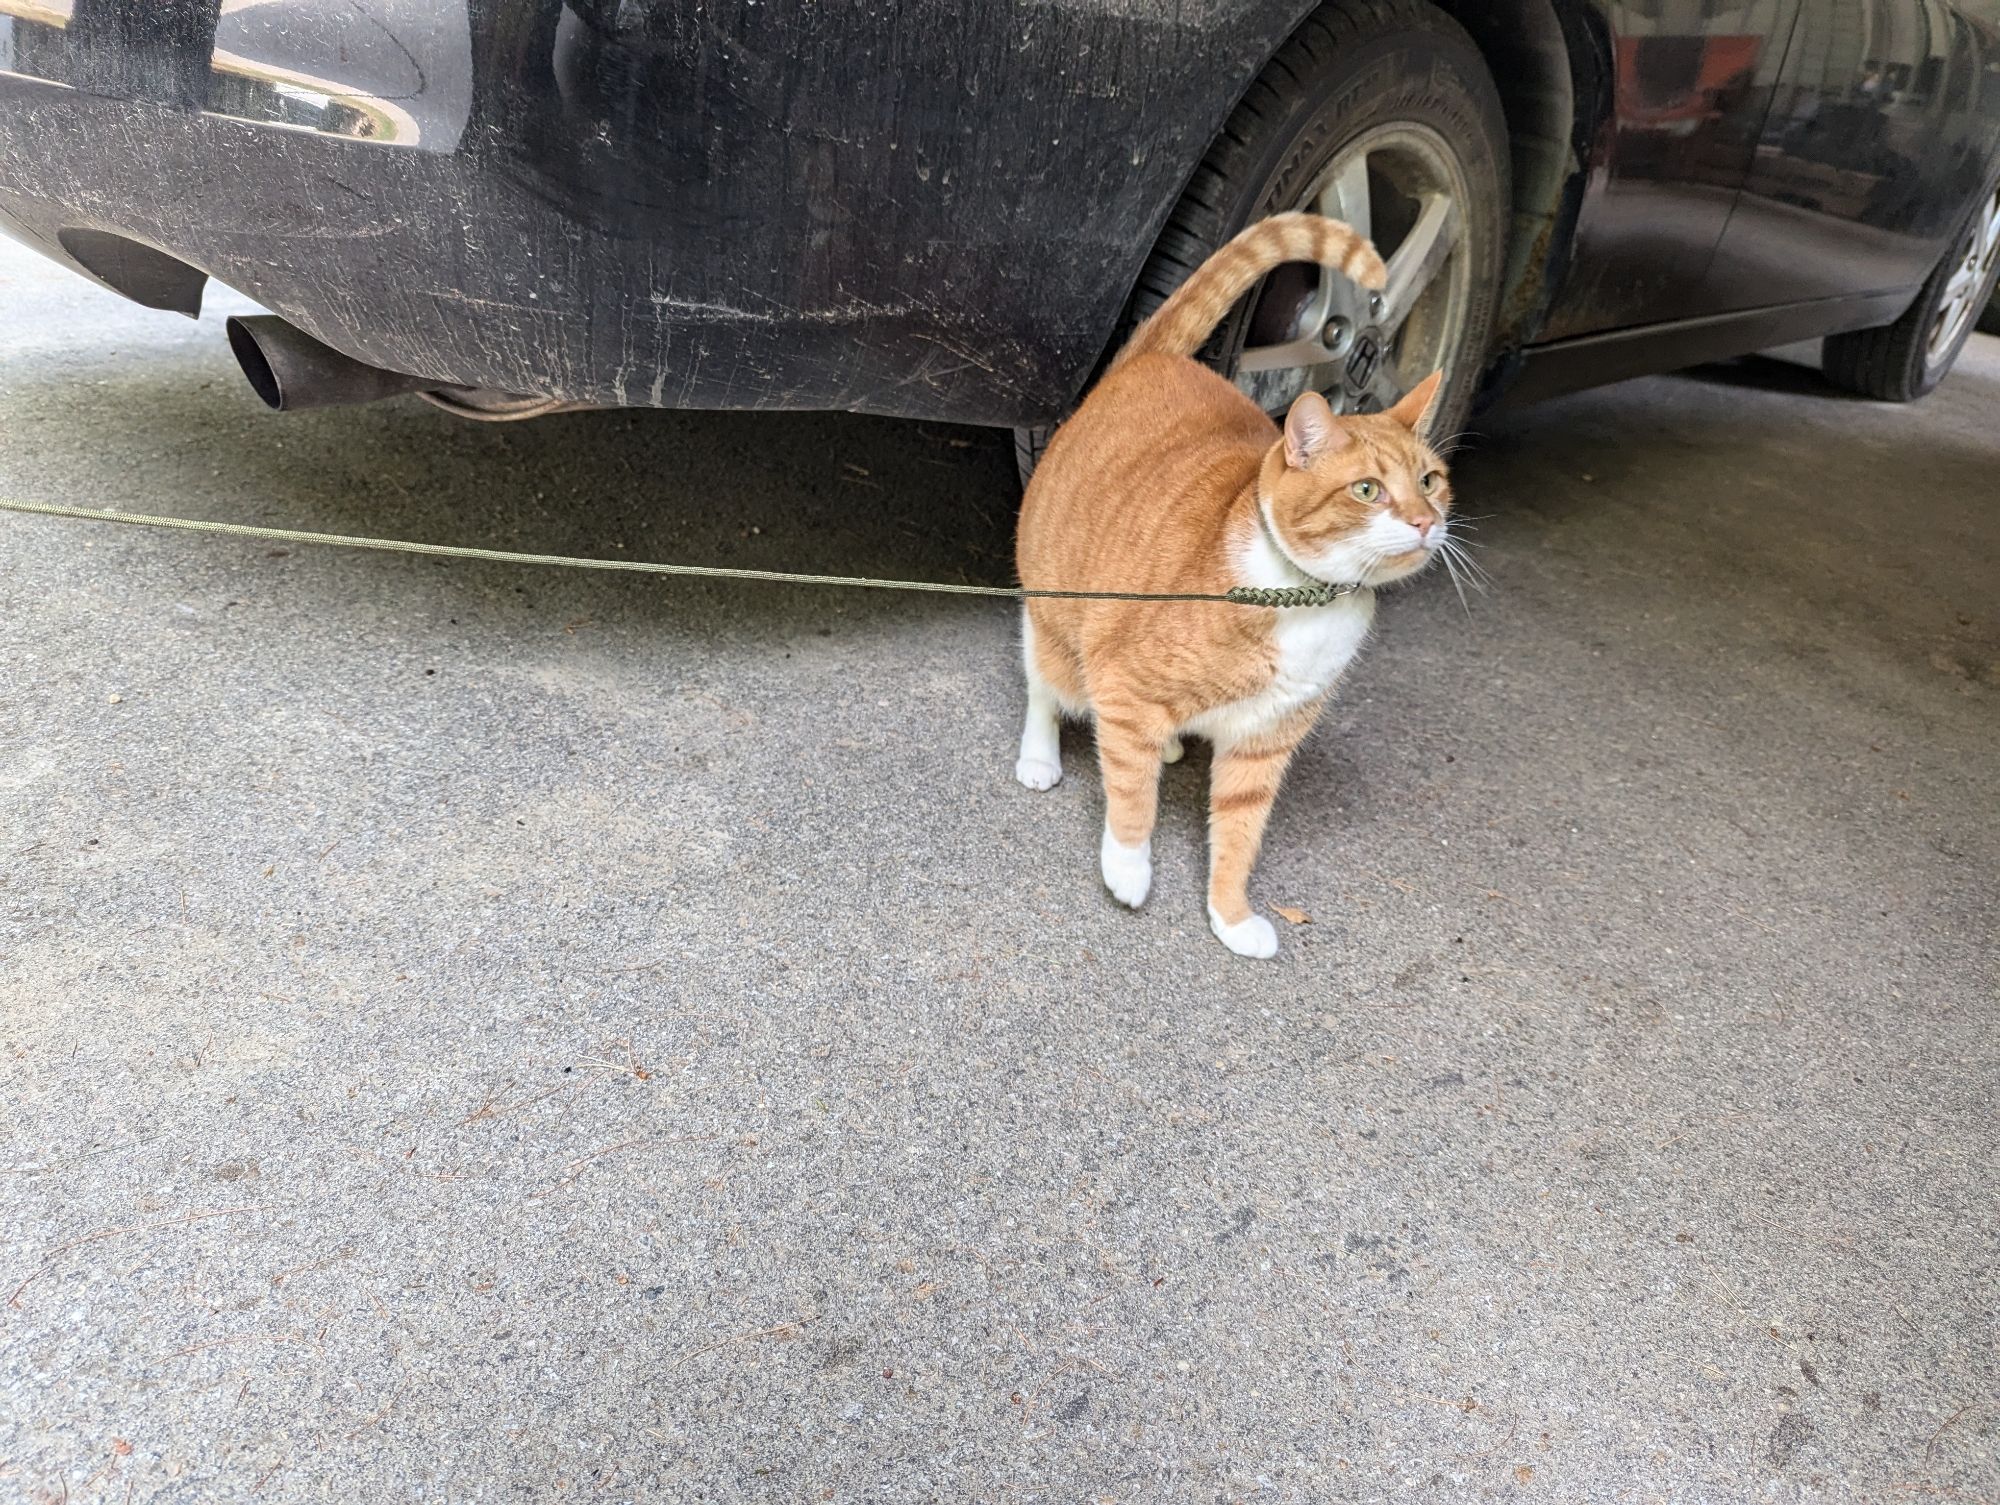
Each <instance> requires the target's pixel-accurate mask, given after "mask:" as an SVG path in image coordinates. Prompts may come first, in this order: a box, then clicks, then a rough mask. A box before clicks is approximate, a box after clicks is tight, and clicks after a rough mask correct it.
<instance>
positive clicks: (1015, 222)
mask: <svg viewBox="0 0 2000 1505" xmlns="http://www.w3.org/2000/svg"><path fill="white" fill-rule="evenodd" d="M399 5H400V9H399V8H398V7H399ZM24 6H25V7H26V10H25V11H24V9H23V7H24ZM199 7H200V0H181V4H180V5H179V6H178V7H177V8H169V7H160V8H157V9H149V8H148V7H139V8H138V9H137V10H133V9H132V7H131V6H128V5H126V4H125V0H77V3H76V5H75V13H76V14H75V17H74V18H72V19H71V20H70V22H69V31H70V32H71V33H73V34H72V35H67V36H64V35H58V34H57V32H56V29H55V28H56V23H55V22H50V21H47V20H43V21H34V22H30V21H25V20H22V19H20V17H21V16H22V15H24V14H28V13H30V12H32V13H34V14H38V15H39V14H42V12H40V11H36V10H35V6H34V4H33V3H31V0H0V32H5V31H6V29H7V28H9V27H12V28H13V32H12V35H13V38H14V40H13V42H12V43H11V44H9V43H8V41H7V37H6V36H5V35H0V217H4V218H5V219H7V220H10V221H11V222H12V228H13V230H14V233H16V234H17V235H20V236H21V237H22V238H23V239H26V240H28V241H29V242H30V243H31V244H35V245H37V246H38V247H39V248H40V249H42V250H44V251H46V252H48V253H49V254H51V255H54V256H56V257H58V258H59V259H63V260H65V261H68V262H69V263H70V264H71V265H72V266H75V265H76V262H75V260H74V259H73V258H71V257H70V256H68V254H67V253H66V252H65V251H64V249H63V247H62V245H61V244H60V243H59V241H58V236H59V235H60V234H61V233H62V232H64V231H70V232H72V233H71V237H70V238H71V239H72V240H74V239H75V235H74V232H75V231H77V230H79V229H82V230H90V231H101V232H108V233H111V234H115V235H119V236H124V237H129V238H130V239H132V240H136V241H138V242H141V243H143V244H145V245H147V246H151V247H154V248H156V249H157V250H159V251H163V252H165V253H167V254H169V255H170V256H172V257H175V258H178V259H179V260H181V261H183V262H186V263H188V264H189V265H191V266H193V267H196V268H199V269H200V270H201V271H203V272H205V273H207V274H209V275H210V276H212V277H214V278H216V279H217V280H219V281H221V282H224V283H227V284H228V285H230V286H232V287H235V288H237V289H240V290H241V291H242V292H244V293H247V294H248V295H250V296H251V297H253V298H255V299H257V300H258V301H259V302H261V303H263V304H264V305H265V306H267V307H269V308H271V309H272V310H273V311H275V312H277V313H280V314H283V315H284V316H286V317H287V318H289V319H291V320H292V321H294V322H295V323H297V324H299V325H300V326H301V327H303V328H304V329H306V330H308V331H309V332H311V333H312V334H314V335H316V336H317V337H319V338H320V339H322V340H324V341H326V342H327V343H328V344H330V345H333V346H335V347H336V348H338V349H340V350H343V351H345V352H347V353H348V354H350V355H353V356H355V357H357V358H358V359H361V360H365V361H368V362H370V363H373V364H375V365H379V366H385V367H389V368H391V369H394V370H398V371H407V372H410V373H413V374H415V375H419V376H424V377H430V378H434V379H436V380H437V381H439V382H448V383H453V384H457V385H464V386H475V387H488V388H495V389H499V390H502V391H509V392H521V393H541V394H548V395H550V396H554V397H560V398H565V399H571V400H575V401H582V402H589V403H598V404H608V405H621V406H663V407H707V408H836V409H851V410H856V411H866V412H877V413H887V414H896V415H904V416H911V417H923V418H938V419H950V420H959V421H965V422H975V423H992V424H1012V423H1032V422H1041V421H1046V420H1048V419H1050V418H1052V417H1054V416H1056V415H1058V414H1059V413H1060V412H1061V411H1062V410H1063V409H1064V408H1065V407H1066V406H1067V405H1068V404H1069V403H1070V402H1071V401H1072V400H1073V399H1074V397H1075V396H1076V394H1077V393H1078V392H1079V390H1080V389H1081V387H1082V385H1083V383H1084V382H1085V380H1086V379H1087V378H1088V377H1089V375H1090V373H1091V371H1092V369H1093V368H1094V366H1095V364H1096V362H1097V360H1098V358H1099V356H1100V355H1101V353H1102V351H1103V349H1104V347H1105V344H1106V342H1107V341H1108V339H1109V338H1110V336H1111V333H1112V331H1113V329H1114V327H1115V326H1116V323H1117V320H1118V316H1119V314H1120V311H1121V310H1122V307H1123V305H1124V301H1125V299H1126V297H1127V295H1128V293H1129V291H1130V288H1131V285H1132V281H1133V279H1134V277H1135V276H1136V274H1137V270H1138V267H1139V264H1140V263H1141V262H1142V261H1143V259H1144V257H1145V254H1146V252H1147V250H1148V249H1149V248H1150V246H1151V244H1152V241H1153V238H1154V236H1155V235H1156V233H1157V230H1158V227H1159V225H1160V223H1161V222H1162V221H1163V220H1164V218H1165V215H1166V213H1167V210H1168V209H1169V207H1170V206H1171V204H1172V202H1173V199H1174V198H1175V196H1176V195H1177V194H1178V192H1179V191H1180V186H1181V184H1182V182H1184V181H1185V178H1186V175H1187V173H1188V172H1189V171H1190V170H1191V168H1192V165H1193V163H1194V161H1195V160H1197V159H1198V157H1199V155H1200V152H1201V150H1202V149H1203V148H1204V146H1205V145H1206V142H1207V141H1208V140H1209V139H1210V137H1211V135H1212V133H1213V131H1214V129H1215V127H1216V124H1217V123H1218V122H1219V120H1220V118H1221V116H1222V114H1223V113H1224V112H1226V110H1227V108H1228V107H1229V104H1230V103H1231V102H1232V101H1233V100H1234V98H1235V97H1236V93H1237V92H1238V91H1240V89H1241V87H1242V86H1243V83H1244V82H1245V81H1246V80H1247V78H1248V77H1249V76H1250V75H1251V74H1253V73H1254V71H1255V68H1256V67H1257V66H1258V63H1259V61H1260V58H1261V55H1262V54H1263V52H1264V50H1265V49H1266V48H1267V47H1268V46H1271V45H1275V41H1274V39H1275V37H1277V36H1280V35H1282V32H1283V27H1284V25H1285V24H1286V22H1285V20H1284V16H1285V9H1284V7H1283V6H1280V5H1261V6H1260V5H1258V4H1251V5H1249V6H1248V7H1247V10H1248V11H1249V12H1254V14H1251V15H1248V16H1247V17H1246V14H1245V11H1244V10H1231V11H1229V12H1227V13H1225V12H1223V11H1220V10H1218V11H1217V12H1216V13H1215V17H1214V27H1215V30H1214V32H1213V33H1206V32H1203V31H1201V30H1199V29H1198V28H1194V27H1191V26H1190V25H1188V24H1186V23H1185V22H1179V21H1174V22H1169V21H1163V20H1158V19H1153V20H1148V19H1145V18H1143V17H1142V18H1139V19H1137V20H1134V19H1131V18H1124V17H1121V16H1120V15H1118V14H1115V12H1116V11H1118V9H1119V8H1118V7H1106V6H1103V5H1101V4H1093V3H1086V0H1076V3H1075V4H1074V5H1073V6H1072V5H1068V4H1062V3H1058V4H1055V5H1052V6H1050V7H1049V8H1048V9H1047V11H1046V12H1045V13H1044V15H1043V19H1042V20H1041V21H1040V22H1039V23H1038V25H1037V27H1036V28H1034V29H1033V31H1032V33H1022V34H1018V35H1017V34H1016V29H1015V27H1014V21H1013V17H1014V14H1015V13H1014V12H1013V11H1012V10H1011V9H1010V8H1008V7H1001V6H974V7H969V8H968V7H961V6H959V5H958V4H956V3H955V0H934V3H933V0H913V3H912V4H910V5H906V6H903V7H900V8H897V7H890V8H886V9H887V10H889V11H894V12H895V15H894V17H888V16H886V15H885V16H884V17H882V18H868V17H862V18H859V19H857V17H856V16H855V15H853V14H848V13H847V8H835V9H840V10H842V12H843V17H844V19H843V18H832V17H829V18H825V19H821V18H820V17H821V8H816V7H794V8H786V7H782V6H779V7H772V6H767V7H763V8H762V10H761V11H759V12H746V13H745V14H746V16H755V15H759V14H763V13H765V12H770V11H774V10H776V11H782V12H785V14H784V15H783V16H782V17H781V18H780V20H781V22H782V28H783V30H784V35H783V36H782V37H780V38H777V39H771V38H764V37H760V36H757V35H754V34H751V33H748V32H745V33H744V34H742V35H732V36H729V37H720V38H718V37H716V36H713V35H709V34H708V33H707V32H705V31H703V30H702V27H701V25H700V24H697V23H698V21H699V14H700V8H699V7H689V6H684V5H673V4H652V5H644V4H634V3H632V0H625V3H623V4H621V5H619V6H616V7H608V6H603V5H596V4H592V3H590V0H577V3H574V4H572V5H553V4H541V3H537V0H518V3H517V0H508V3H506V4H500V5H495V4H492V3H490V0H489V3H484V4H482V3H481V0H472V4H471V7H470V9H469V10H467V9H466V8H464V7H454V6H452V5H449V4H442V5H441V4H437V3H434V0H423V3H421V4H419V3H417V0H378V3H377V4H376V5H375V7H374V8H373V10H372V11H371V12H370V13H369V14H370V16H371V17H372V18H373V20H374V21H376V22H382V21H383V20H384V18H385V17H386V18H387V21H388V22H389V23H391V24H392V25H393V26H404V27H405V29H404V30H403V31H402V32H401V33H400V34H399V35H397V36H395V37H392V38H391V40H394V41H395V42H396V43H397V50H395V51H394V52H392V51H390V50H388V49H386V48H384V47H382V46H380V45H379V39H377V42H376V43H370V42H369V38H370V37H372V36H374V32H365V33H364V32H363V31H360V30H354V29H353V28H355V27H357V26H359V24H360V23H358V22H355V21H354V20H353V17H354V16H355V15H357V14H359V8H358V7H352V6H347V5H339V6H335V5H331V4H324V5H323V4H320V3H319V0H272V3H270V4H266V5H262V6H256V7H248V8H243V7H235V8H231V9H230V10H229V11H228V12H227V13H226V14H222V15H221V17H220V27H219V28H218V26H217V25H216V24H215V19H214V17H213V16H211V17H209V18H208V21H207V23H206V25H207V31H206V32H205V33H203V34H202V35H201V36H200V37H198V38H194V39H192V40H191V39H190V38H188V37H187V36H185V35H182V34H181V31H184V30H185V29H186V24H187V23H186V14H187V13H189V12H190V10H191V9H192V11H194V12H199ZM93 8H94V9H95V10H97V11H104V10H106V9H107V8H108V9H110V10H112V11H119V10H121V9H122V10H123V11H124V12H125V15H124V18H123V20H122V21H121V25H122V26H123V27H124V30H122V31H119V32H116V33H115V34H113V35H112V37H111V40H110V41H105V40H104V39H103V38H101V37H100V38H99V39H98V40H97V41H96V42H95V43H91V44H90V46H86V45H85V44H86V43H89V42H90V38H89V37H87V36H84V35H83V34H82V27H83V19H84V18H85V16H86V13H87V12H89V11H91V10H92V9H93ZM45 9H46V7H45ZM169 11H171V12H172V15H174V16H176V17H180V18H181V19H179V20H174V21H172V22H169V21H164V20H163V21H158V22H157V23H156V22H155V21H153V20H151V19H146V18H148V17H155V16H161V15H166V14H168V12H169ZM10 13H11V14H12V15H13V17H14V19H12V20H11V21H10V20H9V19H8V17H9V15H10ZM614 14H615V17H616V20H617V24H616V25H612V24H611V23H610V21H609V20H605V19H604V18H605V17H609V16H612V15H614ZM135 15H138V16H140V17H141V18H142V19H140V20H137V21H134V20H133V19H132V17H133V16H135ZM398 17H402V18H403V19H402V20H398ZM454 17H455V18H456V19H455V21H454V20H453V18H454ZM635 17H636V18H637V19H636V20H635V19H634V18H635ZM343 18H344V19H343ZM593 18H597V20H595V21H594V20H593ZM60 19H61V18H60V17H59V18H58V20H60ZM447 21H450V22H452V24H451V25H447V24H446V22H447ZM405 22H407V25H406V26H405ZM599 22H601V23H602V24H599ZM836 22H837V24H836ZM253 23H255V24H257V25H262V26H263V27H264V28H265V30H264V31H261V32H258V31H253V30H250V29H249V28H251V26H252V24H253ZM277 23H285V24H283V25H279V24H277ZM307 23H312V24H316V25H320V26H321V27H322V31H321V32H313V31H311V29H310V27H309V26H308V24H307ZM932 23H935V24H932ZM743 24H744V25H745V26H748V25H751V24H752V22H751V21H745V22H744V23H743ZM756 24H764V23H756ZM35 26H40V27H42V28H43V30H42V31H40V32H36V31H33V30H31V29H30V28H32V27H35ZM134 26H139V27H141V28H144V27H148V26H150V27H152V28H153V31H152V33H150V34H149V36H148V39H147V41H146V46H145V47H144V48H138V47H137V46H136V44H135V43H133V41H132V40H131V39H132V36H133V29H132V28H133V27H134ZM340 26H345V27H348V28H349V30H348V31H346V32H336V31H333V30H325V28H335V27H340ZM177 27H178V28H181V30H180V31H177V30H176V29H175V28H177ZM454 27H455V29H454ZM231 28H235V29H234V30H232V29H231ZM815 28H819V29H820V33H821V34H814V29H815ZM381 29H382V27H381V26H379V25H378V26H377V27H376V28H375V30H376V31H380V30H381ZM24 39H25V40H24ZM29 42H33V43H34V44H35V45H34V46H29V45H28V43H29ZM58 44H61V45H60V46H59V45H58ZM370 45H373V46H375V47H376V51H375V52H372V53H371V52H369V51H368V50H367V47H368V46H370ZM9 46H11V48H12V51H11V53H10V51H9ZM92 47H94V48H95V51H94V52H93V51H92V50H91V49H92ZM36 48H39V49H40V50H39V52H38V51H37V50H36ZM65 49H67V50H65ZM135 49H136V50H135ZM37 58H40V59H41V61H39V62H37V61H36V59H37ZM93 58H94V59H95V61H92V59H93ZM399 59H406V60H407V61H401V60H399ZM1086 60H1087V61H1086ZM1096 67H1102V68H1104V69H1105V70H1107V71H1106V73H1105V75H1104V76H1103V77H1102V78H1097V77H1093V76H1092V74H1091V70H1092V69H1093V68H1096ZM342 69H345V70H346V72H345V73H342V72H341V70H342ZM397 69H402V70H403V72H404V73H406V74H408V75H409V76H408V78H403V77H401V76H400V75H398V74H397V73H396V70H397ZM413 69H414V70H415V71H412V70H413ZM66 70H67V71H66ZM336 74H339V75H340V76H335V75H336ZM350 74H351V75H356V76H352V77H350V76H348V75H350ZM1057 79H1060V81H1061V82H1060V87H1055V86H1054V85H1053V84H1052V83H1051V81H1052V80H1057ZM1138 80H1143V81H1144V82H1143V87H1135V81H1138ZM1142 126H1143V129H1142V128H1141V127H1142Z"/></svg>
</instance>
